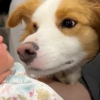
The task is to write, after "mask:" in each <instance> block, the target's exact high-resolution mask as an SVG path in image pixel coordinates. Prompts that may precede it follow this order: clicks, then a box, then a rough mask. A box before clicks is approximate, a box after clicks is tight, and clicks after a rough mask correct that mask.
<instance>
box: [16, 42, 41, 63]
mask: <svg viewBox="0 0 100 100" xmlns="http://www.w3.org/2000/svg"><path fill="white" fill-rule="evenodd" d="M38 49H39V47H38V46H37V44H36V43H34V42H27V43H24V44H21V45H20V46H19V47H18V49H17V53H18V55H19V57H20V59H21V60H22V61H23V62H25V63H26V64H30V63H31V62H32V61H33V60H34V59H35V58H36V56H37V53H36V51H37V50H38Z"/></svg>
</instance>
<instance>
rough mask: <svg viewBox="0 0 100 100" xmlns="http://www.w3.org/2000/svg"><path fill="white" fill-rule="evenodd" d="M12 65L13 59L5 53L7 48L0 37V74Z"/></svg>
mask: <svg viewBox="0 0 100 100" xmlns="http://www.w3.org/2000/svg"><path fill="white" fill-rule="evenodd" d="M13 64H14V59H13V58H12V57H11V55H10V54H9V52H8V51H7V46H6V45H5V44H4V43H3V37H2V36H0V74H2V73H4V72H6V71H8V70H9V69H11V67H12V66H13Z"/></svg>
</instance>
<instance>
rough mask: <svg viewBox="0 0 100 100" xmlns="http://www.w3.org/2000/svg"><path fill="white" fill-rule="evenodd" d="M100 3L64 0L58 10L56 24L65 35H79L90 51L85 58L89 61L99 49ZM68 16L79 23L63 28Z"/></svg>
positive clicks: (84, 46)
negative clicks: (69, 27) (62, 23)
mask: <svg viewBox="0 0 100 100" xmlns="http://www.w3.org/2000/svg"><path fill="white" fill-rule="evenodd" d="M72 2H73V3H72ZM99 5H100V4H99V3H96V4H93V3H92V2H87V1H86V0H69V1H68V0H67V1H66V0H63V1H62V3H61V5H60V6H59V8H58V10H57V12H56V16H57V20H56V25H57V26H58V28H59V29H60V30H61V31H62V32H63V33H64V34H65V35H69V36H75V37H78V39H79V41H80V43H82V46H83V49H84V51H86V52H87V53H88V55H87V57H86V58H85V59H86V60H88V61H89V60H91V59H92V58H93V57H94V56H95V55H96V54H97V52H98V50H99V42H98V41H99V38H98V36H99V34H100V33H99V32H100V29H99V27H98V26H100V19H99V18H100V16H99V12H98V9H99ZM67 18H69V19H72V20H75V21H76V22H77V25H76V26H75V27H73V28H72V29H68V28H62V27H61V22H62V21H63V20H64V19H67ZM98 30H99V31H98Z"/></svg>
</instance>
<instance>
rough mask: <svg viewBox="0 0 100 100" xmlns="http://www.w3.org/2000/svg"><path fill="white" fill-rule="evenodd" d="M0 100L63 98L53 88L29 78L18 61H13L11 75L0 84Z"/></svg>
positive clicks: (53, 99)
mask: <svg viewBox="0 0 100 100" xmlns="http://www.w3.org/2000/svg"><path fill="white" fill-rule="evenodd" d="M0 100H63V99H62V98H61V97H60V96H59V95H58V94H57V93H56V92H55V91H54V90H53V89H51V88H50V87H49V86H47V85H46V84H45V83H42V82H40V81H38V80H35V79H32V78H29V77H28V76H27V74H26V71H25V69H24V67H23V66H22V65H21V64H20V63H17V62H16V63H14V66H13V67H12V69H11V75H10V76H8V77H7V78H6V79H5V80H4V81H3V83H2V84H1V85H0Z"/></svg>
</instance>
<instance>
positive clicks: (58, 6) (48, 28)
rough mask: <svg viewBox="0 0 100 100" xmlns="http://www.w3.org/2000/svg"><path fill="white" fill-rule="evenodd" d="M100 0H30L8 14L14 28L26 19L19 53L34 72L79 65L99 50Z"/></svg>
mask: <svg viewBox="0 0 100 100" xmlns="http://www.w3.org/2000/svg"><path fill="white" fill-rule="evenodd" d="M98 1H99V0H45V1H44V2H40V1H38V0H27V2H25V3H24V4H22V5H20V6H19V7H18V8H17V9H16V10H15V11H14V12H13V13H12V14H11V15H10V17H9V19H8V21H7V26H8V27H10V28H12V27H15V26H16V25H18V24H19V23H20V22H21V21H22V20H24V21H25V23H26V28H25V31H24V34H23V35H22V36H21V41H23V42H22V44H21V45H20V47H19V48H18V53H19V55H20V58H21V60H22V61H24V62H25V63H26V64H28V65H29V67H31V68H33V70H34V73H35V72H36V73H37V72H38V73H39V74H41V75H46V74H51V73H53V72H57V71H60V70H65V69H67V68H70V67H73V66H79V65H80V64H83V63H84V62H88V61H90V60H91V59H93V58H94V56H96V54H97V53H98V51H99V34H100V3H99V2H98Z"/></svg>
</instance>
